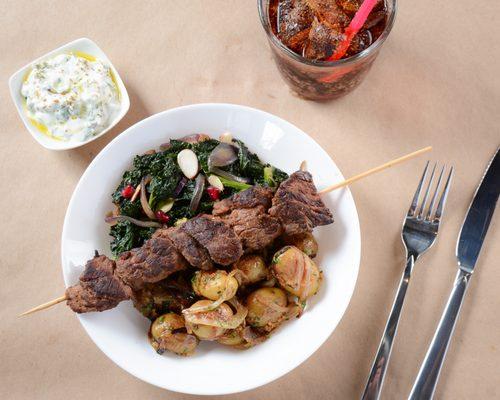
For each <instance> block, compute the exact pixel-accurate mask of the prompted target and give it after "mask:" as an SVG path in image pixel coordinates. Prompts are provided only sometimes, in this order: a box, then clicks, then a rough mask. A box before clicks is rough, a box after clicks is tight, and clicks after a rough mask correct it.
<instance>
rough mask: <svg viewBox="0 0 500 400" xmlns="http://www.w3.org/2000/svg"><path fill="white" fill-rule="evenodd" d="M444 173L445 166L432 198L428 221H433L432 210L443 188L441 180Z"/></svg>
mask: <svg viewBox="0 0 500 400" xmlns="http://www.w3.org/2000/svg"><path fill="white" fill-rule="evenodd" d="M443 173H444V165H443V168H441V173H440V174H439V178H438V181H437V185H436V189H435V190H434V195H433V196H432V199H431V203H430V204H429V209H428V210H427V215H426V216H425V220H426V221H430V220H431V215H432V209H433V208H434V203H435V202H436V198H437V195H438V193H439V187H440V186H441V180H442V179H443Z"/></svg>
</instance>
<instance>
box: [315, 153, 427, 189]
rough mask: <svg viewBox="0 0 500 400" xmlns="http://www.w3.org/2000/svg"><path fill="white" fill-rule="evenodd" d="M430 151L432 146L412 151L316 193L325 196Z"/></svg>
mask: <svg viewBox="0 0 500 400" xmlns="http://www.w3.org/2000/svg"><path fill="white" fill-rule="evenodd" d="M431 150H432V146H428V147H424V148H423V149H420V150H417V151H414V152H413V153H410V154H407V155H405V156H403V157H399V158H396V159H394V160H392V161H389V162H386V163H385V164H382V165H379V166H378V167H375V168H372V169H369V170H368V171H365V172H363V173H361V174H358V175H355V176H353V177H351V178H349V179H346V180H345V181H342V182H339V183H336V184H335V185H332V186H328V187H327V188H325V189H323V190H320V191H319V192H318V193H319V194H325V193H328V192H331V191H333V190H335V189H339V188H341V187H344V186H347V185H350V184H351V183H353V182H356V181H357V180H360V179H363V178H364V177H366V176H368V175H372V174H375V173H377V172H379V171H382V170H384V169H387V168H390V167H393V166H394V165H396V164H399V163H402V162H404V161H407V160H409V159H411V158H413V157H417V156H419V155H420V154H423V153H426V152H428V151H431Z"/></svg>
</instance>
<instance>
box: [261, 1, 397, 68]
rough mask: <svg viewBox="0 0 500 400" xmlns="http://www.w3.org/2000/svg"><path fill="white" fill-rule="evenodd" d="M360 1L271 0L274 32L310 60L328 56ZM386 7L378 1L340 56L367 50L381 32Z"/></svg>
mask: <svg viewBox="0 0 500 400" xmlns="http://www.w3.org/2000/svg"><path fill="white" fill-rule="evenodd" d="M362 2H363V0H270V3H269V18H270V22H271V26H272V29H273V32H274V34H275V35H276V36H277V37H278V39H279V40H280V41H281V42H282V43H283V44H284V45H285V46H287V47H288V48H289V49H291V50H293V51H294V52H295V53H297V54H299V55H301V56H303V57H305V58H307V59H309V60H313V61H322V60H326V59H328V58H329V57H330V56H331V55H332V54H333V53H334V52H335V50H336V48H337V46H338V45H339V43H340V42H341V41H342V40H343V38H344V31H345V28H346V27H347V26H348V25H349V23H350V22H351V20H352V18H353V17H354V15H355V14H356V12H357V11H358V9H359V7H360V6H361V4H362ZM387 14H388V13H387V8H386V6H385V1H384V0H379V2H378V3H377V5H376V6H375V7H374V9H373V10H372V12H371V13H370V15H369V16H368V18H367V20H366V22H365V24H364V25H363V28H362V29H361V30H360V31H359V32H358V33H357V34H356V35H355V36H354V38H353V40H352V42H351V45H350V46H349V48H348V50H347V52H346V54H345V55H344V56H343V57H342V58H348V57H351V56H353V55H355V54H357V53H360V52H361V51H363V50H365V49H367V48H368V47H369V46H370V45H371V44H372V43H373V42H375V41H376V40H377V39H378V38H379V36H380V35H381V34H382V32H383V31H384V28H385V26H386V23H387Z"/></svg>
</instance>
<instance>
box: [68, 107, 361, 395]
mask: <svg viewBox="0 0 500 400" xmlns="http://www.w3.org/2000/svg"><path fill="white" fill-rule="evenodd" d="M206 107H208V108H210V107H222V108H228V109H234V110H239V111H248V112H251V113H255V112H257V113H259V114H261V115H263V116H265V117H268V118H271V119H275V120H279V121H280V123H282V124H284V125H285V126H289V127H292V128H293V129H295V130H296V132H297V133H298V134H299V135H301V136H304V137H306V138H307V140H312V141H313V142H314V143H315V144H316V145H317V146H318V147H319V148H320V149H321V151H323V152H324V153H325V154H326V156H327V157H328V158H329V159H330V161H331V162H332V163H333V164H334V165H335V166H336V167H337V169H338V171H339V172H340V177H341V178H344V177H343V174H342V172H341V170H340V168H339V167H338V165H337V164H336V163H335V161H334V160H333V159H332V157H331V156H330V154H329V153H328V152H326V150H324V149H323V147H322V146H320V145H319V143H318V142H316V140H315V139H314V138H313V137H311V136H309V135H308V134H307V133H305V132H304V131H303V130H302V129H300V128H299V127H297V126H296V125H294V124H292V123H291V122H289V121H287V120H285V119H284V118H281V117H279V116H277V115H274V114H272V113H269V112H267V111H263V110H260V109H257V108H254V107H249V106H246V105H239V104H234V103H217V102H215V103H214V102H210V103H193V104H188V105H183V106H178V107H173V108H169V109H166V110H163V111H160V112H158V113H155V114H152V115H150V116H148V117H146V118H143V119H142V120H140V121H137V122H136V123H134V124H133V125H131V126H130V127H128V128H127V129H125V130H124V131H123V132H121V133H120V134H118V135H117V136H116V137H115V138H113V139H112V140H111V141H110V142H109V143H108V144H107V145H106V146H104V147H103V148H102V150H101V151H100V152H99V153H98V154H97V155H96V156H95V157H94V159H93V160H92V161H91V162H90V163H89V165H88V166H87V168H86V169H85V171H84V172H83V174H82V175H81V176H80V178H79V180H78V182H77V184H76V186H75V188H74V189H73V193H72V195H71V198H70V201H69V203H68V206H67V209H66V213H65V216H64V223H63V229H62V233H61V272H62V275H63V280H64V284H65V286H66V287H68V286H69V283H68V282H67V277H66V276H65V273H64V262H65V250H64V243H65V239H64V238H65V236H66V232H67V229H68V224H69V222H68V219H69V214H70V210H72V206H73V203H74V201H75V200H74V199H75V194H76V192H77V191H78V189H79V187H80V185H81V184H82V181H83V180H84V178H85V176H86V174H87V173H88V171H89V170H90V169H91V167H92V166H93V165H94V164H95V163H97V162H98V161H99V160H100V159H101V158H102V157H104V153H105V151H106V150H107V149H108V148H109V147H112V146H113V145H114V144H115V142H117V141H119V140H121V139H120V137H121V136H123V135H125V134H128V132H129V131H131V130H132V129H136V128H137V126H138V125H142V124H145V123H146V122H147V121H149V120H152V119H157V118H162V117H163V116H164V115H167V114H171V113H175V112H178V111H186V110H195V109H197V108H206ZM343 190H345V191H346V192H347V193H348V195H349V197H350V199H351V201H352V204H353V212H354V214H355V216H356V218H355V221H354V222H355V224H354V225H353V227H354V228H355V232H354V233H355V234H356V238H357V241H356V244H357V246H356V247H357V248H356V249H355V252H356V254H355V262H354V263H353V265H354V266H355V275H354V279H353V282H352V288H351V290H350V293H349V298H348V301H347V303H346V305H345V308H344V309H343V311H342V313H341V315H340V317H339V319H338V321H337V323H336V325H335V326H334V327H333V329H332V330H331V331H330V332H329V333H328V335H327V336H326V337H325V338H322V340H321V341H319V340H318V343H317V345H316V346H314V347H315V348H314V350H313V351H311V352H310V353H309V354H308V355H307V356H306V357H305V358H302V359H301V360H299V361H298V362H296V363H295V364H293V365H291V366H290V367H289V368H288V367H287V370H286V372H281V371H280V372H278V373H276V374H271V375H270V376H266V377H265V378H264V379H261V380H260V381H259V382H258V383H257V384H255V383H250V384H248V385H246V386H242V387H241V389H238V390H232V389H231V390H227V391H220V390H219V391H210V390H205V391H199V390H189V391H188V390H179V389H175V388H174V389H173V388H170V387H166V386H165V385H162V384H161V383H159V382H157V381H153V380H152V379H148V378H149V377H148V376H139V375H138V374H136V373H133V372H131V371H130V370H129V369H128V368H127V366H126V365H125V363H123V362H121V361H120V360H116V359H115V358H113V357H112V356H111V355H110V354H109V353H108V352H107V351H106V349H105V348H103V347H104V346H101V345H100V344H98V343H96V341H95V340H94V338H93V337H92V335H91V333H90V332H89V328H88V327H87V326H86V323H85V321H83V320H82V318H81V316H80V315H79V314H76V316H77V318H78V320H79V322H80V324H81V325H82V327H83V328H84V330H85V332H86V333H87V335H88V336H89V337H90V339H91V340H92V342H93V343H94V344H95V345H96V346H97V347H98V348H99V350H101V351H102V352H103V353H104V354H105V355H106V357H108V358H109V359H110V360H111V361H112V362H113V363H115V364H116V365H118V366H119V367H120V368H121V369H123V370H124V371H126V372H127V373H129V374H130V375H132V376H134V377H135V378H137V379H140V380H141V381H144V382H146V383H149V384H151V385H153V386H156V387H159V388H161V389H164V390H168V391H171V392H176V393H183V394H191V395H203V396H205V395H228V394H236V393H242V392H246V391H249V390H253V389H257V388H260V387H262V386H265V385H267V384H269V383H271V382H273V381H275V380H277V379H279V378H282V377H284V376H286V375H288V374H289V373H290V372H292V371H293V370H295V369H296V368H297V367H299V366H300V365H301V364H302V363H304V362H305V361H306V360H308V359H309V358H310V357H311V356H312V355H313V354H315V353H316V352H317V351H318V350H319V348H320V347H321V346H323V344H324V343H325V342H326V341H327V340H328V339H329V338H330V337H331V336H332V334H333V333H334V332H335V330H336V329H337V327H338V325H339V323H340V322H341V321H342V319H343V318H344V315H345V314H346V311H347V309H348V307H349V305H350V303H351V300H352V297H353V295H354V291H355V289H356V285H357V281H358V277H359V269H360V263H361V248H362V247H361V246H362V242H361V240H362V238H361V228H360V222H359V214H358V210H357V207H356V202H355V200H354V196H353V195H352V192H351V191H350V189H349V188H348V187H345V188H344V189H343Z"/></svg>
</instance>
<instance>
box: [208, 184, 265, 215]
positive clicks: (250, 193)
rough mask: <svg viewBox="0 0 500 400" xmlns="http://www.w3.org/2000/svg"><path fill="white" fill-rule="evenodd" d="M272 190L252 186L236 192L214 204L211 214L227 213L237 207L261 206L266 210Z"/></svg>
mask: <svg viewBox="0 0 500 400" xmlns="http://www.w3.org/2000/svg"><path fill="white" fill-rule="evenodd" d="M273 194H274V191H273V189H271V188H268V187H264V186H252V187H251V188H250V189H247V190H244V191H242V192H239V193H236V194H235V195H233V196H231V197H228V198H227V199H224V200H221V201H218V202H217V203H215V204H214V209H213V211H212V214H213V215H224V214H229V213H230V212H231V211H233V210H234V209H237V208H254V207H257V206H262V207H264V209H265V210H266V211H267V209H268V208H269V207H271V201H272V199H273Z"/></svg>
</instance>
